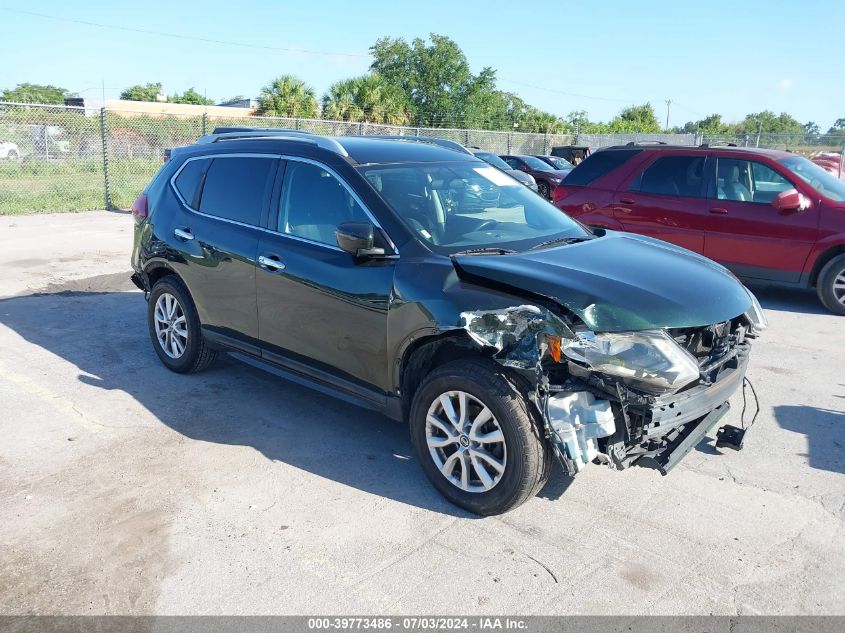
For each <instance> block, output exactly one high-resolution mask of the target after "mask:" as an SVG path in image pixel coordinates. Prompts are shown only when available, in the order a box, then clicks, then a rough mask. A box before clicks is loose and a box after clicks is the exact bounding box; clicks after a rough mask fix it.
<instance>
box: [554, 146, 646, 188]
mask: <svg viewBox="0 0 845 633" xmlns="http://www.w3.org/2000/svg"><path fill="white" fill-rule="evenodd" d="M641 151H642V150H639V149H630V150H627V149H620V150H604V151H599V152H596V153H595V154H591V155H590V156H588V157H587V158H586V159H585V160H584V161H583V162H582V163H581V164H580V165H578V166H577V167H575V169H573V170H572V171H571V172H569V174H568V175H567V176H566V178H564V182H565V183H566V184H567V185H589V184H590V183H591V182H593V181H594V180H597V179H598V178H601V177H602V176H604V175H605V174H609V173H610V172H611V171H613V170H614V169H616V168H617V167H619V166H620V165H623V164H624V163H626V162H628V161H629V160H630V159H631V158H633V157H634V156H636V155H637V154H639V153H640V152H641Z"/></svg>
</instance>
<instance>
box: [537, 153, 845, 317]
mask: <svg viewBox="0 0 845 633" xmlns="http://www.w3.org/2000/svg"><path fill="white" fill-rule="evenodd" d="M554 203H555V205H557V206H558V207H559V208H560V209H562V210H564V211H566V212H567V213H568V214H569V215H571V216H573V217H575V218H577V219H578V220H580V221H581V222H583V223H584V224H588V225H590V226H595V227H602V228H608V229H615V230H619V231H630V232H633V233H640V234H643V235H649V236H651V237H656V238H659V239H661V240H666V241H667V242H672V243H673V244H677V245H679V246H683V247H685V248H688V249H690V250H692V251H695V252H697V253H702V254H704V255H706V256H707V257H709V258H711V259H714V260H716V261H717V262H720V263H722V264H724V265H725V266H727V267H728V268H730V269H731V270H732V271H734V273H736V274H737V275H738V276H739V277H742V278H744V279H747V280H749V281H760V282H767V283H774V284H778V285H787V286H793V287H796V286H797V287H815V288H816V289H817V292H818V295H819V298H820V299H821V301H822V303H823V304H824V305H825V306H826V307H827V308H828V309H830V310H831V311H833V312H836V313H838V314H843V315H845V182H843V181H841V180H839V179H837V178H836V177H835V176H833V175H831V174H829V173H828V172H826V171H825V170H824V169H822V168H821V167H819V166H818V165H815V164H813V163H812V162H810V161H809V160H807V159H806V158H803V157H802V156H798V155H796V154H791V153H789V152H781V151H775V150H765V149H755V148H744V147H708V146H706V145H703V146H701V147H678V146H668V145H659V146H642V145H639V146H638V145H633V144H629V145H624V146H619V147H609V148H606V149H603V150H601V151H598V152H596V153H594V154H592V155H591V156H590V157H589V158H587V159H586V160H585V161H584V162H583V163H581V164H580V165H578V166H577V167H576V168H575V169H574V170H572V172H570V174H569V175H568V176H567V177H566V178H565V179H564V181H563V182H562V183H561V185H560V186H558V187H557V188H556V189H555V191H554Z"/></svg>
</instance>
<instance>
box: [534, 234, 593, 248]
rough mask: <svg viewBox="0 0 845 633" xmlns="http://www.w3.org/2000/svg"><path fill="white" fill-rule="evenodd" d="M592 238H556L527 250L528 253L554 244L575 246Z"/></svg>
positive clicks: (584, 236)
mask: <svg viewBox="0 0 845 633" xmlns="http://www.w3.org/2000/svg"><path fill="white" fill-rule="evenodd" d="M592 239H594V238H593V237H591V236H590V237H588V236H586V235H583V236H579V237H573V236H569V237H556V238H555V239H553V240H546V241H545V242H540V243H539V244H535V245H534V246H532V247H531V248H529V249H527V250H528V251H534V250H537V249H539V248H546V247H547V246H554V245H555V244H577V243H578V242H586V241H587V240H592Z"/></svg>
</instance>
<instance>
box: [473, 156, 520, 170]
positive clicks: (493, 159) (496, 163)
mask: <svg viewBox="0 0 845 633" xmlns="http://www.w3.org/2000/svg"><path fill="white" fill-rule="evenodd" d="M475 155H476V157H478V158H480V159H481V160H483V161H484V162H485V163H490V164H491V165H493V167H498V168H499V169H504V170H505V171H513V168H512V167H511V166H510V165H508V164H507V163H506V162H505V161H503V160H502V159H501V158H499V157H498V156H496V155H495V154H493V153H491V152H476V153H475Z"/></svg>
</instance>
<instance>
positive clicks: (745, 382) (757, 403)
mask: <svg viewBox="0 0 845 633" xmlns="http://www.w3.org/2000/svg"><path fill="white" fill-rule="evenodd" d="M746 386H748V387H749V388H750V389H751V394H752V395H753V396H754V406H755V407H757V410H756V411H755V412H754V416H753V417H752V418H751V422H749V424H748V426H747V427H746V426H745V407H746V404H747V402H746V396H745V387H746ZM759 413H760V400H759V398H757V392H756V391H754V385H752V384H751V381H750V380H748V378H745V377H743V379H742V413H741V414H740V416H739V423H740V424H741V425H742V428H743V429H746V428H749V429H750V428H751V426H752V425H753V424H754V421H755V420H756V419H757V415H758V414H759Z"/></svg>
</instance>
